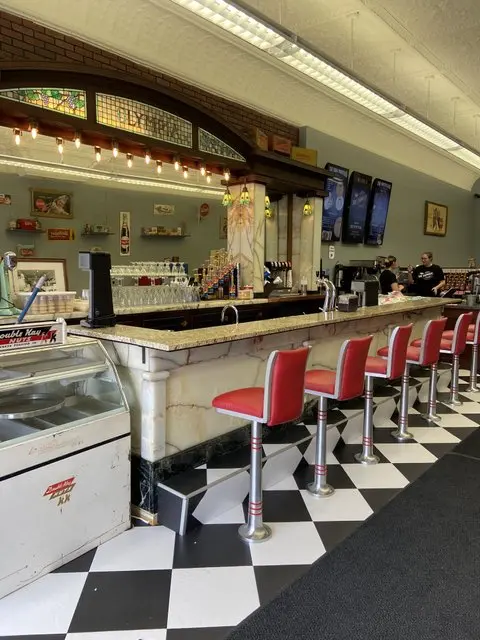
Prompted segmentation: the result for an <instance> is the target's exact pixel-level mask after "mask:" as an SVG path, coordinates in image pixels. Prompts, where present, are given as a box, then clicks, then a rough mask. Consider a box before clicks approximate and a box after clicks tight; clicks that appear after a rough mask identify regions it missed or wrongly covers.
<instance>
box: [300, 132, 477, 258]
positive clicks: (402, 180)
mask: <svg viewBox="0 0 480 640" xmlns="http://www.w3.org/2000/svg"><path fill="white" fill-rule="evenodd" d="M301 143H302V144H304V145H305V146H306V147H309V148H313V149H317V150H318V166H320V167H324V166H325V164H326V163H327V162H333V163H334V164H339V165H341V166H344V167H348V168H349V169H350V171H353V170H357V171H361V172H362V173H366V174H368V175H371V176H373V177H374V178H383V179H384V180H390V181H391V182H392V183H393V190H392V198H391V201H390V209H389V213H388V220H387V228H386V233H385V239H384V243H383V246H382V247H380V249H377V248H375V247H365V246H364V245H344V244H342V243H341V242H338V243H336V244H335V247H336V252H335V254H336V255H335V260H333V261H330V260H328V254H327V247H326V246H325V245H324V246H323V249H322V258H323V264H324V266H325V267H330V266H331V265H332V264H334V263H335V262H337V261H339V262H348V261H349V260H362V259H369V258H374V257H375V256H376V255H377V254H380V255H387V254H393V255H395V256H397V258H398V259H399V261H400V263H401V264H402V265H406V264H408V263H412V264H416V263H418V262H419V258H420V254H421V253H422V252H423V251H432V252H433V254H434V260H435V261H436V262H437V263H439V264H441V265H443V266H451V267H454V266H466V265H467V259H468V258H469V257H470V256H472V255H474V253H475V232H474V224H475V222H474V210H475V205H474V201H473V196H472V194H471V193H469V192H468V191H464V190H462V189H459V188H457V187H453V186H451V185H449V184H446V183H445V182H441V181H439V180H436V179H435V178H431V177H430V176H427V175H426V174H423V173H419V172H418V171H414V170H413V169H409V168H408V167H404V166H402V165H400V164H397V163H395V162H391V161H390V160H386V159H385V158H382V157H381V156H378V155H375V154H373V153H370V152H369V151H365V150H364V149H360V148H359V147H355V146H353V145H351V144H348V143H346V142H342V141H341V140H337V139H336V138H332V137H331V136H328V135H325V134H323V133H320V132H318V131H315V130H314V129H310V128H303V129H302V130H301ZM425 200H430V201H433V202H438V203H441V204H445V205H447V206H448V207H449V216H448V228H447V235H446V237H445V238H436V237H434V236H425V235H424V234H423V221H424V208H425ZM477 202H478V201H477ZM477 211H478V214H479V215H480V206H479V207H478V209H477ZM479 252H480V246H479Z"/></svg>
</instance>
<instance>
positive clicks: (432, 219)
mask: <svg viewBox="0 0 480 640" xmlns="http://www.w3.org/2000/svg"><path fill="white" fill-rule="evenodd" d="M447 222H448V207H447V206H445V205H444V204H438V203H437V202H429V201H428V200H427V201H426V202H425V222H424V228H423V233H424V234H425V235H426V236H441V237H443V236H446V235H447Z"/></svg>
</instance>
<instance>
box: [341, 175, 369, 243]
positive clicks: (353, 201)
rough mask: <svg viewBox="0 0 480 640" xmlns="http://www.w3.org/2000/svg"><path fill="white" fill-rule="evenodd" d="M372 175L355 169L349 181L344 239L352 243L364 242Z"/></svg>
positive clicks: (344, 220)
mask: <svg viewBox="0 0 480 640" xmlns="http://www.w3.org/2000/svg"><path fill="white" fill-rule="evenodd" d="M371 185H372V176H367V175H365V174H364V173H359V172H358V171H354V172H353V173H352V175H351V176H350V182H349V183H348V190H347V199H346V203H345V212H344V214H343V225H342V240H343V242H348V243H350V244H355V243H359V242H363V239H364V236H365V221H366V219H367V210H368V201H369V196H370V187H371Z"/></svg>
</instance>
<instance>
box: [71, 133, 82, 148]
mask: <svg viewBox="0 0 480 640" xmlns="http://www.w3.org/2000/svg"><path fill="white" fill-rule="evenodd" d="M73 142H74V143H75V147H76V148H77V149H80V145H81V144H82V140H81V138H80V134H79V133H76V134H75V138H74V139H73Z"/></svg>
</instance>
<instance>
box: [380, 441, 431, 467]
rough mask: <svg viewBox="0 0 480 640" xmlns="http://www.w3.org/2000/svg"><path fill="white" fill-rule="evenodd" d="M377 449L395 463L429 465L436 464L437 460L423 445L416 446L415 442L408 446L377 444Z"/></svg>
mask: <svg viewBox="0 0 480 640" xmlns="http://www.w3.org/2000/svg"><path fill="white" fill-rule="evenodd" d="M375 446H376V447H377V449H378V450H379V451H380V452H381V453H383V455H384V456H385V457H386V458H387V460H389V461H390V462H393V463H394V464H395V463H398V464H400V463H402V462H405V463H409V462H410V463H428V462H432V463H433V462H436V460H437V458H436V457H435V456H434V455H433V453H430V451H427V449H425V447H422V445H421V444H416V443H414V442H412V443H407V444H401V443H398V444H395V443H388V444H377V445H375Z"/></svg>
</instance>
